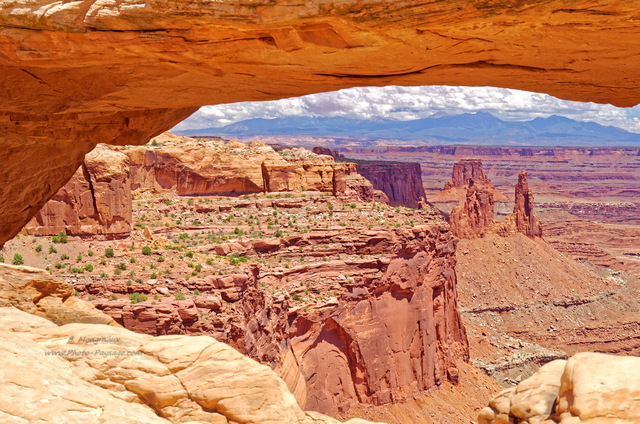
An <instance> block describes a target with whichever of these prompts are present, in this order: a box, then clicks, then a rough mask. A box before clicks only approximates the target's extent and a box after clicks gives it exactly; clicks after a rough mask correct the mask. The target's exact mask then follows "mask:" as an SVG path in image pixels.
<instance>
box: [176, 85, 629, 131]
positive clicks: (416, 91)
mask: <svg viewBox="0 0 640 424" xmlns="http://www.w3.org/2000/svg"><path fill="white" fill-rule="evenodd" d="M477 111H485V112H489V113H492V114H494V115H495V116H497V117H498V118H500V119H504V120H511V121H523V120H530V119H533V118H536V117H547V116H549V115H562V116H566V117H567V118H571V119H575V120H578V121H593V122H597V123H599V124H602V125H613V126H617V127H620V128H624V129H626V130H628V131H633V132H640V106H635V107H633V108H619V107H615V106H612V105H603V104H596V103H581V102H571V101H567V100H560V99H558V98H555V97H552V96H549V95H547V94H540V93H531V92H527V91H520V90H512V89H507V88H495V87H449V86H422V87H399V86H388V87H357V88H349V89H345V90H340V91H333V92H328V93H318V94H311V95H308V96H304V97H295V98H290V99H282V100H275V101H269V102H242V103H233V104H226V105H216V106H204V107H202V108H201V109H200V110H199V111H198V112H196V113H195V114H194V115H192V116H191V117H190V118H188V119H187V120H185V121H183V122H181V123H180V124H178V125H177V126H176V127H175V129H177V130H180V129H199V128H208V127H221V126H225V125H229V124H231V123H234V122H238V121H242V120H245V119H250V118H277V117H283V116H316V117H318V116H343V117H348V118H356V119H366V120H371V119H376V118H388V119H397V120H409V119H419V118H425V117H428V116H431V115H433V114H434V113H446V114H450V115H453V114H460V113H465V112H477Z"/></svg>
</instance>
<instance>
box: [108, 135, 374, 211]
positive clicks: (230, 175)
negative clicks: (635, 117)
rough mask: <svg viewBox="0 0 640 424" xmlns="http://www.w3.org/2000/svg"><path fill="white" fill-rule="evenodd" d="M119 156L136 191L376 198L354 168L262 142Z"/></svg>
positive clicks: (150, 149)
mask: <svg viewBox="0 0 640 424" xmlns="http://www.w3.org/2000/svg"><path fill="white" fill-rule="evenodd" d="M119 151H121V152H123V153H125V154H126V155H127V156H129V159H130V162H131V174H132V177H131V180H132V182H131V185H132V189H133V190H134V191H135V190H142V191H152V192H162V191H172V192H175V193H177V194H178V195H181V196H194V195H229V194H233V195H239V194H251V193H260V192H291V191H320V192H329V193H332V194H333V195H334V196H338V195H344V194H347V193H349V192H352V193H354V192H355V193H358V192H360V193H362V194H363V196H365V197H366V196H368V197H371V198H373V197H374V193H373V188H372V187H371V183H369V182H367V181H366V180H358V179H357V177H352V176H355V175H357V171H356V165H355V164H353V163H336V162H334V160H333V159H332V158H330V157H327V156H324V155H316V154H315V153H312V152H310V151H308V150H305V149H286V150H283V151H281V152H276V151H275V150H273V149H272V148H271V147H269V146H267V145H266V144H263V143H260V142H253V143H250V144H249V145H246V144H243V143H240V142H238V141H233V140H232V141H228V142H224V141H215V140H210V141H206V142H197V141H195V140H190V141H187V142H182V143H178V144H174V143H169V144H164V145H161V146H142V147H126V148H119ZM367 200H369V199H367Z"/></svg>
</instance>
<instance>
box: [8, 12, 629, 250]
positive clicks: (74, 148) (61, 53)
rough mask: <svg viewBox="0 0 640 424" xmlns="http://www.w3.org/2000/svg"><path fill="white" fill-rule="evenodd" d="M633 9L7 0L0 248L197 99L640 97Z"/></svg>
mask: <svg viewBox="0 0 640 424" xmlns="http://www.w3.org/2000/svg"><path fill="white" fill-rule="evenodd" d="M636 15H637V8H636V7H635V5H634V4H633V3H631V2H623V1H621V0H615V1H608V2H605V3H602V4H596V5H594V4H592V3H587V2H578V3H572V5H571V8H570V9H568V8H567V5H566V2H565V1H562V0H551V1H548V2H535V3H532V4H527V5H525V6H523V5H521V4H519V3H516V4H505V3H502V2H468V1H466V0H453V1H450V2H446V3H442V2H423V3H414V2H386V3H384V2H382V3H380V2H369V3H366V2H365V3H358V2H343V3H335V4H334V3H324V2H301V1H298V2H295V1H287V2H285V3H280V2H274V3H265V4H260V5H259V6H258V7H250V6H247V4H245V3H243V2H239V1H229V2H198V3H193V2H171V3H167V2H162V1H158V0H146V1H143V2H141V1H137V0H136V1H134V0H125V1H123V2H116V3H114V2H92V3H91V5H90V7H89V3H85V2H66V3H63V4H59V3H56V2H54V1H52V0H48V1H21V2H3V3H2V5H1V6H0V51H1V52H2V54H1V55H0V82H1V83H2V89H3V93H4V95H3V96H2V98H1V99H0V134H2V139H1V143H0V151H2V152H3V158H4V159H5V160H4V162H3V173H2V174H1V178H0V186H1V187H3V189H4V190H3V191H2V195H1V197H0V204H1V205H2V206H3V209H2V219H0V244H1V243H4V241H6V240H7V239H8V238H10V237H12V236H13V235H14V234H16V233H17V232H18V231H19V230H20V228H21V227H22V226H23V225H24V224H26V223H27V222H28V221H29V219H31V218H32V217H33V216H34V215H35V213H36V212H37V211H38V210H39V209H40V208H41V207H42V206H43V205H44V204H45V203H46V202H47V201H48V200H49V199H50V198H51V196H52V195H53V194H54V193H55V192H57V191H58V189H59V188H60V187H62V186H63V185H64V184H65V183H66V181H67V180H68V179H69V178H70V177H71V175H72V174H73V172H74V171H75V170H76V169H77V167H78V166H79V165H80V164H81V163H82V159H83V156H84V154H86V153H87V152H88V151H90V150H91V148H92V147H93V146H95V145H96V144H97V143H100V142H107V143H111V144H126V143H144V142H146V141H147V140H148V139H149V138H150V137H152V136H154V135H157V134H160V133H161V132H162V131H165V130H167V129H169V128H171V127H173V126H174V125H175V124H176V123H178V122H179V121H181V120H182V119H184V118H186V117H187V116H189V115H190V114H191V113H193V112H194V111H196V110H197V108H198V107H199V106H201V105H205V104H219V103H231V102H238V101H246V100H271V99H276V98H283V97H291V96H298V95H303V94H309V93H313V92H324V91H330V90H337V89H340V88H345V87H351V86H355V85H390V84H398V85H424V84H446V85H459V84H465V85H470V86H499V87H511V88H517V89H524V90H530V91H536V92H546V93H549V94H552V95H555V96H557V97H561V98H565V99H570V100H580V101H595V102H601V103H611V104H615V105H618V106H633V105H636V104H637V103H639V101H640V89H639V88H638V87H637V85H634V83H633V81H632V80H630V79H629V77H628V76H629V75H636V74H638V73H639V71H640V62H639V61H633V60H628V59H629V57H633V56H634V55H635V54H636V50H637V49H636V46H637V45H638V44H640V31H635V30H634V29H629V22H633V21H634V19H635V17H636ZM528 46H533V47H534V48H530V47H528ZM602 52H615V54H613V55H611V54H604V53H602ZM372 64H375V66H372ZM25 174H26V175H29V176H30V179H29V181H30V182H29V184H25V182H24V178H22V177H23V176H24V175H25ZM18 192H20V193H21V194H20V195H16V193H18Z"/></svg>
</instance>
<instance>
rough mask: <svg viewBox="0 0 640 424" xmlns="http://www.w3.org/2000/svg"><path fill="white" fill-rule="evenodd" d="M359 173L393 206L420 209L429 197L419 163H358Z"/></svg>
mask: <svg viewBox="0 0 640 424" xmlns="http://www.w3.org/2000/svg"><path fill="white" fill-rule="evenodd" d="M358 173H359V174H360V175H362V176H363V177H365V178H366V179H368V180H369V181H371V184H373V187H374V188H375V189H377V190H380V191H382V192H383V193H384V194H386V195H387V197H388V198H389V204H390V205H391V206H406V207H408V208H419V207H420V206H421V205H423V204H425V201H426V198H427V195H426V194H425V192H424V187H423V186H422V171H421V170H420V164H419V163H385V162H363V161H361V162H358Z"/></svg>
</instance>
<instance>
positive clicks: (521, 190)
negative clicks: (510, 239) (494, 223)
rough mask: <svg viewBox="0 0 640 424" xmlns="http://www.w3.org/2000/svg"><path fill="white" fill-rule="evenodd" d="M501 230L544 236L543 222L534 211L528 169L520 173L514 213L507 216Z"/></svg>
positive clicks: (529, 235) (531, 235)
mask: <svg viewBox="0 0 640 424" xmlns="http://www.w3.org/2000/svg"><path fill="white" fill-rule="evenodd" d="M501 231H502V232H519V233H523V234H525V235H527V236H528V237H542V224H541V223H540V221H538V218H536V216H535V214H534V213H533V192H532V191H531V190H529V183H527V172H526V171H522V172H520V173H519V174H518V183H517V184H516V195H515V206H514V207H513V213H512V214H511V215H509V216H507V217H506V218H505V220H504V223H503V228H502V230H501Z"/></svg>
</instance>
